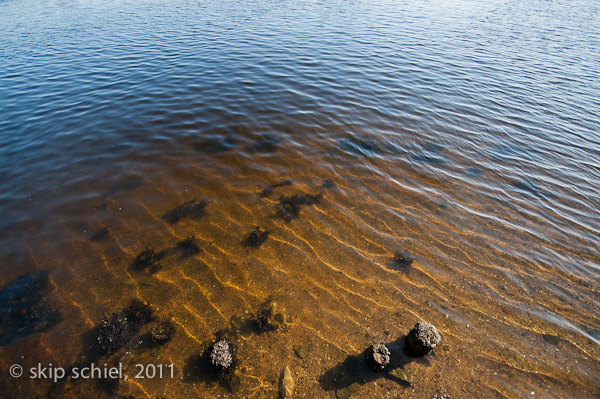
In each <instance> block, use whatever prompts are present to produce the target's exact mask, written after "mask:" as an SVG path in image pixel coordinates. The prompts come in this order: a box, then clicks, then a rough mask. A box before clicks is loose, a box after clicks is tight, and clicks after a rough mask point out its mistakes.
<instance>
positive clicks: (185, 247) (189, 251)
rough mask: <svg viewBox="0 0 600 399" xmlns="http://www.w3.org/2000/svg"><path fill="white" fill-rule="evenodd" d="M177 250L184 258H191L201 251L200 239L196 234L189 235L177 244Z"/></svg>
mask: <svg viewBox="0 0 600 399" xmlns="http://www.w3.org/2000/svg"><path fill="white" fill-rule="evenodd" d="M175 251H177V252H178V253H179V254H180V255H181V257H182V258H189V257H190V256H194V255H196V254H197V253H199V252H200V247H199V246H198V240H197V239H196V238H195V237H194V236H189V237H187V238H184V239H183V240H180V241H178V242H177V244H176V245H175Z"/></svg>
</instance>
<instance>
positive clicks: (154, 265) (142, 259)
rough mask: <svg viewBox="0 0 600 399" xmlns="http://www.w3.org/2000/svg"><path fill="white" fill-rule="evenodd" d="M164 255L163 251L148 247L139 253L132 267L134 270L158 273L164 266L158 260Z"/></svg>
mask: <svg viewBox="0 0 600 399" xmlns="http://www.w3.org/2000/svg"><path fill="white" fill-rule="evenodd" d="M163 257H164V254H163V253H162V252H158V253H157V252H156V251H154V249H153V248H151V247H147V248H146V249H144V250H143V251H142V252H140V253H139V254H137V256H136V257H135V259H134V260H133V262H132V263H131V267H132V268H133V269H134V270H142V271H146V272H148V273H151V274H152V273H156V272H157V271H158V270H160V268H161V267H162V266H161V265H160V264H159V263H158V262H160V260H161V259H162V258H163Z"/></svg>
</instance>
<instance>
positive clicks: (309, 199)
mask: <svg viewBox="0 0 600 399" xmlns="http://www.w3.org/2000/svg"><path fill="white" fill-rule="evenodd" d="M321 198H323V194H322V193H319V194H316V195H309V194H294V195H292V196H290V197H286V196H281V197H279V204H277V215H278V216H279V217H281V218H282V219H283V220H285V221H286V222H290V221H292V220H294V219H296V218H297V217H298V216H299V215H300V207H301V206H303V205H314V204H318V203H319V201H321Z"/></svg>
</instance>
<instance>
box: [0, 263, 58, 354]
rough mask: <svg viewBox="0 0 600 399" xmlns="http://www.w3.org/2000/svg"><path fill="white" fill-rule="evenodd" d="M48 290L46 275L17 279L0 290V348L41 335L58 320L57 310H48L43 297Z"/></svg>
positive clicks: (31, 275)
mask: <svg viewBox="0 0 600 399" xmlns="http://www.w3.org/2000/svg"><path fill="white" fill-rule="evenodd" d="M48 291H49V279H48V274H47V273H35V274H30V275H26V276H22V277H19V278H17V279H16V280H13V281H11V282H10V283H8V284H6V285H5V286H4V287H2V290H0V346H4V345H7V344H10V343H11V342H12V341H13V340H15V339H17V338H20V337H24V336H27V335H29V334H33V333H37V332H42V331H45V330H48V329H49V328H51V327H53V326H54V325H55V324H57V323H58V322H59V321H60V314H59V312H58V311H56V310H53V309H50V308H49V306H48V305H47V303H46V300H45V295H46V294H47V293H48Z"/></svg>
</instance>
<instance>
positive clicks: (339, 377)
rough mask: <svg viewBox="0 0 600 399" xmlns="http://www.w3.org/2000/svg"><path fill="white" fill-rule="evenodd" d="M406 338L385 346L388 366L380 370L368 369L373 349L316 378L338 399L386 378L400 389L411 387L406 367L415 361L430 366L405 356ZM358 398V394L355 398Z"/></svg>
mask: <svg viewBox="0 0 600 399" xmlns="http://www.w3.org/2000/svg"><path fill="white" fill-rule="evenodd" d="M405 340H406V336H402V337H401V338H399V339H397V340H396V341H393V342H389V343H385V346H386V347H387V348H388V350H389V353H390V358H389V364H387V365H386V366H385V367H384V368H383V370H382V371H380V372H375V371H373V369H372V368H371V367H370V366H369V356H370V354H371V353H372V347H371V346H370V347H368V348H367V349H365V350H364V351H363V352H362V353H360V354H357V355H352V356H348V357H347V358H346V359H345V360H344V361H343V362H341V363H339V364H338V365H336V366H334V367H332V368H331V369H329V370H327V371H326V372H325V373H323V374H322V375H321V376H320V377H319V385H320V386H321V388H323V389H324V390H326V391H335V396H336V398H337V399H348V398H350V397H351V396H353V395H354V394H355V393H356V392H357V391H358V390H359V389H360V388H361V387H362V386H363V385H365V384H368V383H371V382H374V381H376V380H378V379H380V378H385V379H388V380H391V381H394V382H396V383H397V384H398V385H400V386H402V387H406V388H408V387H410V384H411V379H412V378H411V374H410V372H409V371H407V370H406V368H405V366H406V365H407V364H409V363H411V362H414V361H417V362H420V363H423V364H425V365H429V360H428V358H427V357H423V358H416V357H412V356H410V355H409V354H408V352H407V350H406V348H405ZM356 397H358V395H357V396H356Z"/></svg>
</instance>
